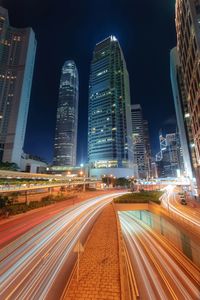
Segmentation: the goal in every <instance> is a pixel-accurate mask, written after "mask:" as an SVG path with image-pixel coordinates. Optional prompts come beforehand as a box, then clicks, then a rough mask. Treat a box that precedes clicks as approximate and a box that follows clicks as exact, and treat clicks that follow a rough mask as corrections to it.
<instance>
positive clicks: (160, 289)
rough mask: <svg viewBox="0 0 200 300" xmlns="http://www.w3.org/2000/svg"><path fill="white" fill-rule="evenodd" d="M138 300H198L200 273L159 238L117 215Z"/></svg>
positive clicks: (130, 220) (171, 246)
mask: <svg viewBox="0 0 200 300" xmlns="http://www.w3.org/2000/svg"><path fill="white" fill-rule="evenodd" d="M119 217H120V222H121V225H122V232H123V236H124V239H125V242H126V245H127V249H128V252H129V255H130V258H131V263H132V267H133V268H134V273H135V278H136V282H137V285H138V290H139V294H140V299H144V300H154V299H155V300H157V299H162V300H170V299H176V300H180V299H181V300H199V299H200V271H199V269H198V268H197V267H196V266H195V265H193V264H192V263H191V262H190V261H189V260H188V259H187V257H186V256H184V255H183V254H182V253H181V252H180V251H179V250H178V249H176V247H174V246H173V245H172V244H171V243H169V241H168V240H166V239H165V238H164V237H163V236H162V235H160V234H158V233H156V232H154V231H152V229H151V228H149V227H148V226H145V225H143V223H141V222H140V221H138V220H137V219H135V218H134V217H133V216H132V215H130V214H128V212H120V213H119Z"/></svg>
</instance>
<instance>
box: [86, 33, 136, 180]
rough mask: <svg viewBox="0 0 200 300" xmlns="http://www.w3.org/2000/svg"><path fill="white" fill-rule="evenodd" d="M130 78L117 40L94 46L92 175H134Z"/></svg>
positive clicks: (90, 129) (90, 137) (90, 122)
mask: <svg viewBox="0 0 200 300" xmlns="http://www.w3.org/2000/svg"><path fill="white" fill-rule="evenodd" d="M131 135H132V126H131V109H130V88H129V75H128V71H127V68H126V63H125V60H124V56H123V52H122V50H121V47H120V44H119V42H118V40H117V39H116V38H115V37H114V36H110V37H108V38H106V39H105V40H103V41H101V42H100V43H98V44H96V46H95V49H94V52H93V59H92V63H91V71H90V84H89V116H88V158H89V163H90V166H91V175H97V176H98V175H99V176H100V175H102V174H111V173H112V174H113V175H115V176H118V177H120V176H126V175H127V176H129V175H133V173H134V170H133V148H132V137H131Z"/></svg>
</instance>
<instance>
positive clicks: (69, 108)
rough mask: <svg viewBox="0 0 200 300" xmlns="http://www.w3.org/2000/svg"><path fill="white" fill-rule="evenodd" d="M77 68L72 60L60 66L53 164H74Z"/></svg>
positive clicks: (77, 88)
mask: <svg viewBox="0 0 200 300" xmlns="http://www.w3.org/2000/svg"><path fill="white" fill-rule="evenodd" d="M78 93H79V81H78V70H77V67H76V64H75V62H74V61H71V60H68V61H66V62H65V63H64V65H63V67H62V73H61V79H60V88H59V99H58V106H57V119H56V131H55V141H54V160H53V165H54V166H61V167H62V166H70V167H74V166H75V165H76V152H77V130H78V97H79V96H78Z"/></svg>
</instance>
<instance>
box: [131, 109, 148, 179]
mask: <svg viewBox="0 0 200 300" xmlns="http://www.w3.org/2000/svg"><path fill="white" fill-rule="evenodd" d="M131 117H132V129H133V145H134V159H135V164H136V165H137V168H138V176H139V178H147V177H148V169H147V162H146V147H145V138H144V120H143V115H142V108H141V106H140V104H134V105H131Z"/></svg>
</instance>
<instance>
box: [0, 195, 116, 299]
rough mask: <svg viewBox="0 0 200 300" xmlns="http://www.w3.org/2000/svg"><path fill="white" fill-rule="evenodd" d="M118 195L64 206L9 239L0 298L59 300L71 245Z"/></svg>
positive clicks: (71, 260)
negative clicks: (46, 220) (51, 216)
mask: <svg viewBox="0 0 200 300" xmlns="http://www.w3.org/2000/svg"><path fill="white" fill-rule="evenodd" d="M119 194H120V193H115V194H109V195H104V196H99V197H96V198H94V199H90V200H88V201H85V202H83V203H82V204H80V205H77V206H76V207H74V208H73V209H67V210H65V211H64V212H62V213H59V217H58V216H57V217H56V216H54V217H53V218H52V219H51V220H48V222H47V224H45V225H44V224H41V225H40V226H38V228H37V231H35V229H32V230H31V231H30V232H29V234H28V235H25V236H24V237H21V238H20V239H18V240H16V241H14V242H12V243H11V244H10V245H9V246H8V247H7V249H8V252H6V249H4V251H3V255H1V261H0V299H2V300H3V299H14V300H23V299H24V300H27V299H37V300H38V299H48V300H49V299H54V300H55V299H59V295H61V294H62V289H63V288H64V285H65V284H66V280H67V278H66V276H69V274H70V272H71V269H72V267H73V264H74V260H75V259H76V254H75V253H73V248H74V246H75V244H76V243H77V241H78V240H84V239H85V238H84V235H85V237H86V236H87V234H88V228H89V226H91V224H92V223H93V221H94V220H95V217H96V216H97V215H98V214H99V213H100V212H101V210H102V209H103V208H104V207H105V205H107V204H108V203H109V202H110V201H111V200H112V198H113V197H114V196H116V195H119ZM18 242H19V244H18Z"/></svg>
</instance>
